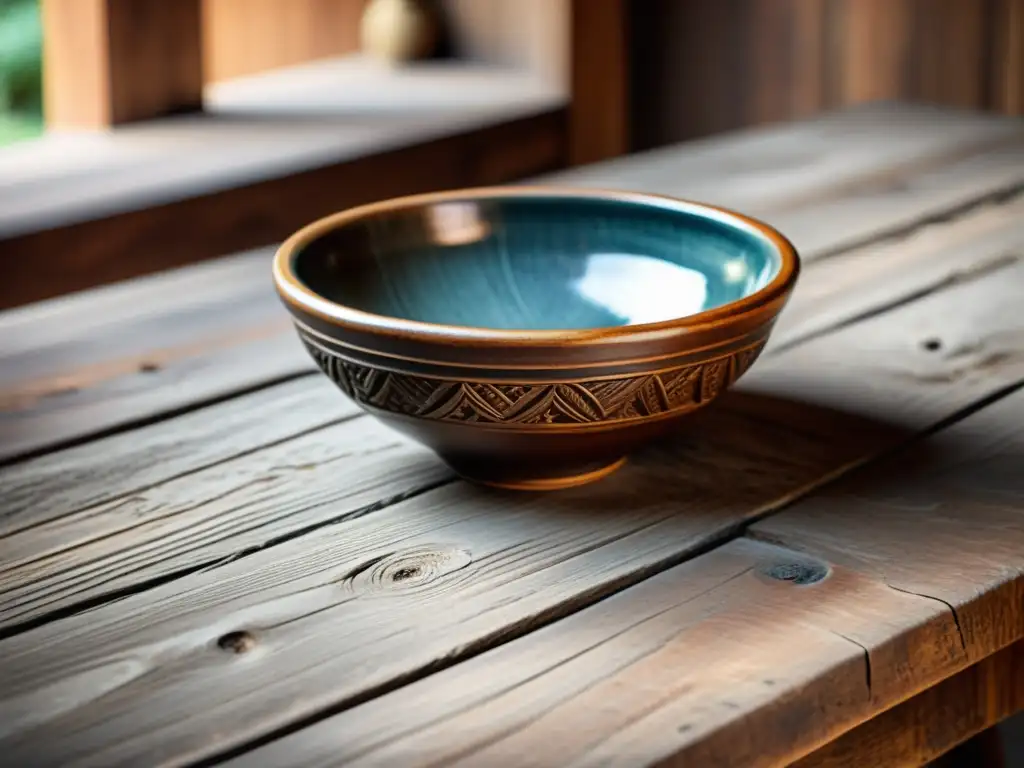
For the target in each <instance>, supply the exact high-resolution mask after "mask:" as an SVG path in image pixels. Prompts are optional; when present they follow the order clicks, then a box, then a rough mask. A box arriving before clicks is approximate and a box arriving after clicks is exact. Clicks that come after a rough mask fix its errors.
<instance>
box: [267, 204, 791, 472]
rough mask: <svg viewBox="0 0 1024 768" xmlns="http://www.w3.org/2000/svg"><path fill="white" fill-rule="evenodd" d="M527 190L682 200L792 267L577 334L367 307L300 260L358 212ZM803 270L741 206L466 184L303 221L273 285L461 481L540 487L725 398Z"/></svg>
mask: <svg viewBox="0 0 1024 768" xmlns="http://www.w3.org/2000/svg"><path fill="white" fill-rule="evenodd" d="M530 196H538V197H539V196H543V197H544V198H545V199H549V198H550V199H556V200H557V199H564V200H566V201H567V202H568V201H578V200H587V199H597V200H606V201H628V202H630V203H638V204H642V205H643V204H651V205H662V206H665V205H669V206H681V207H686V209H687V210H689V211H694V212H697V213H698V214H700V215H705V214H706V215H712V216H715V217H717V218H718V219H719V220H720V221H724V222H726V223H727V224H728V226H736V227H744V228H746V229H747V230H748V231H750V232H754V233H756V234H757V235H759V236H760V237H761V238H763V239H764V240H765V241H766V242H767V243H768V244H770V247H771V248H772V249H773V250H774V252H775V253H776V254H777V255H778V257H779V260H780V266H779V268H778V270H777V272H776V273H775V274H774V276H773V277H772V278H771V279H770V281H768V282H767V284H766V285H764V286H763V287H762V288H760V289H759V290H757V291H755V292H753V293H751V294H750V295H748V296H744V297H742V298H739V299H738V300H735V301H730V302H728V303H726V304H724V305H722V306H718V307H715V308H713V309H710V310H706V311H702V312H698V313H696V314H691V315H687V316H684V317H681V318H678V319H673V320H667V321H663V322H653V323H641V324H634V325H619V326H611V327H600V328H580V329H569V330H502V329H496V328H485V327H468V326H462V325H443V324H437V323H427V322H420V321H417V320H410V319H405V318H402V317H397V316H396V317H391V316H385V315H382V314H376V313H371V312H366V311H363V310H360V309H356V308H354V307H352V306H348V305H346V304H343V303H339V302H336V301H331V300H330V299H328V298H326V297H325V296H324V295H322V293H319V292H315V291H314V290H312V289H311V288H310V287H308V286H307V285H306V284H304V282H303V281H302V280H301V279H300V278H299V276H298V275H297V274H296V271H295V268H294V265H295V260H296V257H297V255H299V254H300V253H302V252H303V251H304V249H307V248H308V247H310V245H311V244H313V243H314V242H316V241H318V239H321V238H323V237H324V236H326V235H329V234H330V233H332V232H335V231H337V230H339V228H342V227H345V226H348V225H351V224H353V223H357V222H367V221H369V222H372V221H374V220H375V219H376V218H377V217H381V216H387V215H389V214H393V213H394V212H396V211H400V212H405V213H408V214H414V213H416V212H417V211H419V210H426V209H428V208H430V207H431V206H436V205H438V204H443V203H446V202H460V203H464V202H466V201H487V200H507V199H522V198H528V197H530ZM341 250H342V251H346V249H345V248H342V249H341ZM361 250H362V249H360V248H352V249H349V250H347V251H346V252H343V253H341V254H340V259H341V261H342V262H343V267H342V268H344V264H345V263H350V264H358V263H359V262H358V260H359V259H366V258H369V257H368V256H367V254H365V253H361ZM325 258H338V256H337V254H333V253H332V254H330V255H328V256H325ZM798 272H799V261H798V257H797V254H796V252H795V250H794V248H793V246H792V245H791V244H790V243H789V242H788V241H787V240H786V239H785V238H784V237H783V236H782V235H781V234H779V233H778V232H776V231H775V230H774V229H772V228H771V227H768V226H767V225H765V224H763V223H761V222H757V221H755V220H752V219H750V218H748V217H746V216H743V215H741V214H737V213H733V212H731V211H725V210H723V209H720V208H714V207H711V206H704V205H700V204H696V203H690V202H687V201H678V200H670V199H668V198H664V197H660V196H654V195H644V194H639V193H633V192H617V191H604V190H589V189H561V188H550V187H509V188H483V189H470V190H459V191H455V192H444V193H434V194H427V195H416V196H412V197H407V198H399V199H395V200H389V201H385V202H381V203H376V204H372V205H367V206H362V207H359V208H355V209H352V210H349V211H345V212H343V213H339V214H336V215H334V216H330V217H327V218H325V219H322V220H320V221H317V222H315V223H313V224H311V225H309V226H307V227H305V228H304V229H302V230H300V231H299V232H297V233H296V234H295V235H293V236H292V237H291V238H290V239H289V240H288V241H286V242H285V243H284V244H283V245H282V246H281V247H280V249H279V250H278V252H277V255H276V257H275V260H274V280H275V285H276V287H277V290H278V292H279V294H280V296H281V298H282V299H283V301H284V303H285V306H286V307H287V308H288V310H289V311H290V312H291V314H292V316H293V319H294V321H295V325H296V328H297V330H298V333H299V336H300V338H301V339H302V342H303V343H304V344H305V346H306V348H307V350H308V351H309V353H310V355H311V356H312V358H313V359H314V360H315V361H316V363H317V365H318V366H319V367H320V368H321V370H323V372H324V373H325V374H326V375H327V376H328V377H329V378H330V379H331V380H332V381H333V382H334V383H335V384H336V385H337V386H338V387H339V388H340V389H341V390H342V391H343V392H345V394H347V395H348V396H349V397H351V398H352V399H353V400H355V402H356V403H358V404H359V405H360V406H361V407H363V408H364V409H365V410H366V411H368V412H369V413H371V414H373V415H374V416H376V417H377V418H379V419H380V420H381V421H383V422H385V423H386V424H388V425H390V426H391V427H393V428H396V429H398V430H399V431H401V432H403V433H405V434H407V435H409V436H411V437H412V438H414V439H416V440H418V441H419V442H421V443H423V444H425V445H427V446H429V447H430V448H432V449H433V450H434V451H436V452H437V453H438V454H439V455H440V456H441V458H442V459H444V461H445V462H446V463H448V464H449V465H450V466H451V467H452V468H453V469H454V470H455V471H456V472H458V473H459V474H461V475H463V476H464V477H466V478H468V479H471V480H475V481H478V482H482V483H486V484H490V485H496V486H501V487H506V488H516V489H529V490H548V489H556V488H564V487H569V486H572V485H578V484H581V483H586V482H590V481H592V480H596V479H598V478H600V477H603V476H605V475H607V474H609V473H610V472H612V471H614V470H615V469H616V468H617V467H619V466H621V465H622V463H623V462H624V460H625V457H626V456H627V455H628V454H629V453H630V452H631V451H633V450H635V449H636V448H638V447H639V446H641V445H643V444H644V443H647V442H649V441H651V440H653V439H655V438H657V437H659V436H661V435H663V434H665V433H666V432H669V431H671V430H673V429H675V428H676V427H677V425H678V422H679V420H680V419H681V418H684V417H685V416H686V415H687V414H689V413H690V412H692V411H694V410H695V409H697V408H700V407H703V406H704V405H707V404H708V403H709V402H711V401H712V400H714V398H715V397H717V396H718V395H719V394H720V393H721V392H722V391H723V390H724V389H725V388H726V387H728V386H729V385H731V384H732V383H733V382H735V381H736V380H737V379H738V378H739V377H740V376H741V375H742V374H743V373H744V372H745V371H746V370H748V369H749V368H750V366H751V365H752V364H753V363H754V361H755V360H756V359H757V356H758V354H759V353H760V352H761V349H762V348H763V347H764V344H765V342H766V341H767V339H768V335H769V333H770V331H771V328H772V325H773V324H774V322H775V319H776V317H777V316H778V313H779V312H780V311H781V309H782V308H783V306H784V305H785V303H786V301H787V300H788V298H789V295H790V293H791V291H792V288H793V285H794V284H795V281H796V278H797V275H798Z"/></svg>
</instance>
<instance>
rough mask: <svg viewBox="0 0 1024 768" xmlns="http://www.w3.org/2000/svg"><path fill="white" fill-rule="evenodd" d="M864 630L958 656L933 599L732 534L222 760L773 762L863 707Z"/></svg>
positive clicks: (902, 645)
mask: <svg viewBox="0 0 1024 768" xmlns="http://www.w3.org/2000/svg"><path fill="white" fill-rule="evenodd" d="M789 573H796V574H799V575H801V576H802V577H804V578H806V579H807V580H808V582H809V583H803V584H801V583H799V582H793V581H789V580H786V579H785V578H778V577H777V576H779V575H783V576H784V575H785V574H789ZM826 573H827V577H826V578H823V579H821V576H822V575H824V574H826ZM772 574H776V576H775V577H773V575H772ZM812 579H820V580H817V581H810V580H812ZM783 617H788V620H784V618H783ZM896 633H906V634H908V635H912V636H913V637H912V639H910V640H902V639H901V640H900V641H896V642H893V641H892V639H891V638H892V636H893V635H894V634H896ZM867 643H871V644H876V645H878V646H880V647H881V648H884V649H885V651H886V652H888V653H889V654H891V656H892V658H893V659H894V660H895V659H897V658H899V657H900V656H902V655H904V654H908V653H915V654H920V659H921V662H922V663H929V664H931V665H932V666H933V668H935V669H940V670H949V669H951V668H952V667H953V665H954V664H956V663H957V661H958V660H959V657H960V656H961V655H962V650H961V649H960V648H959V643H958V640H957V635H956V628H955V626H954V624H953V622H952V619H951V618H950V617H949V615H948V612H946V613H945V614H944V613H943V611H942V608H941V606H936V605H935V604H933V603H931V602H930V601H928V600H924V599H922V598H919V597H916V596H914V595H906V594H903V593H899V592H896V591H894V590H891V589H889V588H887V587H886V586H885V584H884V583H881V582H879V581H877V580H873V579H871V578H869V577H866V576H864V575H863V574H860V573H858V572H857V571H856V570H853V569H846V568H842V567H839V566H833V565H831V564H829V563H827V562H825V561H822V560H819V559H816V558H813V557H806V556H803V555H799V554H797V553H794V552H791V551H788V550H785V549H783V548H777V547H773V546H770V545H765V544H761V543H759V542H753V541H750V540H748V539H743V538H741V539H738V540H735V541H732V542H729V543H727V544H725V545H723V546H721V547H719V548H717V549H715V550H713V551H712V552H710V553H708V554H705V555H702V556H700V557H697V558H695V559H693V560H690V561H688V562H686V563H684V564H682V565H679V566H677V567H675V568H672V569H670V570H667V571H665V572H663V573H660V574H658V575H656V576H654V577H652V578H650V579H648V580H647V581H645V582H643V583H641V584H638V585H636V586H634V587H631V588H629V589H628V590H625V591H624V592H621V593H619V594H616V595H613V596H612V597H610V598H607V599H606V600H604V601H602V602H600V603H598V604H596V605H593V606H590V607H589V608H586V609H584V610H582V611H580V612H578V613H576V614H573V615H572V616H569V617H568V618H566V619H563V620H561V621H559V622H557V623H555V624H553V625H549V626H547V627H544V628H542V629H540V630H538V631H536V632H533V633H531V634H529V635H527V636H526V637H523V638H520V639H518V640H514V641H512V642H510V643H508V644H506V645H503V646H501V647H499V648H497V649H494V650H492V651H489V652H487V653H485V654H482V655H481V656H479V657H476V658H474V659H471V660H469V661H467V662H463V663H462V664H458V665H456V666H455V667H453V668H451V669H448V670H445V671H443V672H441V673H439V674H437V675H434V676H431V677H428V678H425V679H423V680H420V681H418V682H415V683H412V684H411V685H407V686H404V687H403V688H401V689H400V690H398V691H395V692H392V693H389V694H387V695H385V696H382V697H380V698H378V699H375V700H373V701H370V702H368V703H366V704H363V705H361V706H358V707H355V708H353V709H351V710H349V711H347V712H343V713H341V714H340V715H337V716H334V717H331V718H328V719H327V720H324V721H323V722H320V723H317V724H315V725H312V726H309V727H307V728H304V729H303V730H301V731H299V732H298V733H295V734H293V735H290V736H287V737H285V738H283V739H281V740H279V741H276V742H272V743H270V744H268V745H267V746H264V747H261V748H258V749H256V750H254V751H252V752H250V753H249V754H246V755H244V756H242V757H240V758H238V759H236V760H233V761H231V762H230V763H229V764H230V765H233V766H256V765H272V764H279V763H281V762H287V763H288V764H289V765H296V766H312V765H352V766H369V765H390V764H402V765H409V766H428V765H453V766H463V765H503V764H515V765H523V766H537V767H538V768H539V767H540V766H552V768H553V767H554V766H582V765H587V766H612V765H617V764H622V762H623V761H624V760H626V759H627V758H628V763H629V764H630V765H663V764H669V765H673V764H677V765H698V766H718V765H722V766H726V765H737V766H751V767H752V768H760V767H762V766H780V765H785V764H786V761H787V759H788V758H791V757H795V756H798V755H799V754H801V753H802V752H804V751H806V750H807V749H808V748H809V747H813V746H816V745H818V744H820V743H823V742H825V741H826V740H827V739H829V738H830V737H831V736H833V735H834V734H836V733H837V732H839V731H840V730H841V729H842V728H843V726H844V724H846V723H848V722H850V721H851V720H854V719H857V718H861V717H863V716H864V714H865V713H866V712H868V711H869V710H870V708H871V688H872V687H873V686H875V685H878V684H886V683H887V682H888V680H887V678H888V677H889V674H888V673H889V672H890V670H881V671H880V674H879V675H878V676H877V679H876V677H874V676H873V677H872V678H871V680H870V682H869V680H868V678H867V676H866V674H865V661H864V659H865V651H864V648H863V647H862V644H867ZM673 760H674V761H675V762H672V761H673Z"/></svg>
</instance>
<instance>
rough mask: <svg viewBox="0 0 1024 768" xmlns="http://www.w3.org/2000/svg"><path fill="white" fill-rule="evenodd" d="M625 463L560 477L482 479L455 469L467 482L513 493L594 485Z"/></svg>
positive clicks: (622, 461)
mask: <svg viewBox="0 0 1024 768" xmlns="http://www.w3.org/2000/svg"><path fill="white" fill-rule="evenodd" d="M625 463H626V457H625V456H623V457H622V458H620V459H616V460H615V461H613V462H612V463H611V464H606V465H605V466H603V467H597V468H596V469H587V470H586V471H584V472H577V473H574V474H571V475H563V476H560V477H502V478H496V477H480V476H479V475H478V474H477V473H475V472H474V473H470V472H464V471H460V468H459V467H454V469H455V471H456V472H458V473H459V474H460V475H462V476H463V477H464V478H465V479H467V480H470V481H472V482H475V483H481V484H483V485H489V486H491V487H493V488H504V489H506V490H513V491H559V490H562V489H563V488H572V487H574V486H577V485H586V484H587V483H593V482H595V481H597V480H600V479H601V478H603V477H607V476H608V475H610V474H611V473H612V472H614V471H615V470H617V469H619V467H621V466H622V465H623V464H625Z"/></svg>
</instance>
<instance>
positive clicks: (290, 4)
mask: <svg viewBox="0 0 1024 768" xmlns="http://www.w3.org/2000/svg"><path fill="white" fill-rule="evenodd" d="M176 1H177V0H175V2H176ZM366 2H367V0H203V32H204V39H203V65H204V69H205V73H206V80H207V81H208V82H214V81H217V80H225V79H227V78H231V77H238V76H241V75H249V74H253V73H255V72H262V71H264V70H267V69H273V68H275V67H285V66H289V65H292V64H301V63H302V62H304V61H310V60H313V59H322V58H327V57H330V56H340V55H342V54H345V53H350V52H352V51H355V50H358V48H359V19H360V16H361V15H362V13H363V8H364V6H365V5H366Z"/></svg>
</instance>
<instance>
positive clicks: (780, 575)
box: [765, 563, 828, 586]
mask: <svg viewBox="0 0 1024 768" xmlns="http://www.w3.org/2000/svg"><path fill="white" fill-rule="evenodd" d="M765 575H766V576H767V577H768V578H770V579H776V580H777V581H788V582H789V583H790V584H798V585H800V586H803V585H805V584H814V583H815V582H818V581H821V580H822V579H824V578H825V577H826V576H827V575H828V568H827V567H826V566H824V565H822V564H821V563H776V564H775V565H773V566H771V567H769V568H768V570H766V571H765Z"/></svg>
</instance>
